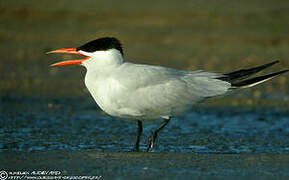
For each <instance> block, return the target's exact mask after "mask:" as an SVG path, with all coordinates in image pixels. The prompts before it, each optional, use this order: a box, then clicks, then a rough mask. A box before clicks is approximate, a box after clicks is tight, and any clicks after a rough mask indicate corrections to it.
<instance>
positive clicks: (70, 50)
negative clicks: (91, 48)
mask: <svg viewBox="0 0 289 180" xmlns="http://www.w3.org/2000/svg"><path fill="white" fill-rule="evenodd" d="M50 53H68V54H77V55H80V56H83V57H85V58H84V59H76V60H67V61H62V62H58V63H54V64H51V65H50V66H53V67H55V66H67V65H73V64H82V62H83V61H85V60H87V59H89V58H90V57H89V56H85V55H84V54H82V53H80V52H78V51H76V48H61V49H57V50H54V51H49V52H47V53H46V54H50Z"/></svg>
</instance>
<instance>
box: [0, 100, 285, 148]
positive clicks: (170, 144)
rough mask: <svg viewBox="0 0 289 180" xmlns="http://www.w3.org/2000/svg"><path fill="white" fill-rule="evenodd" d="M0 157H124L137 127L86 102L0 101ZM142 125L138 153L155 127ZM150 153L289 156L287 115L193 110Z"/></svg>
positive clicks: (224, 109) (162, 135)
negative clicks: (78, 153) (74, 153)
mask: <svg viewBox="0 0 289 180" xmlns="http://www.w3.org/2000/svg"><path fill="white" fill-rule="evenodd" d="M0 119H1V128H0V136H1V137H0V139H2V140H1V143H0V150H1V151H6V152H7V151H9V152H11V151H13V152H14V151H28V152H29V151H48V150H67V151H71V150H94V151H109V152H124V151H129V150H130V149H131V148H132V147H133V145H134V142H135V136H136V128H137V127H136V123H135V122H131V121H127V120H121V119H117V118H113V117H109V116H107V115H105V114H104V113H102V112H101V111H100V110H99V109H98V108H97V106H96V105H95V103H94V102H93V101H92V100H91V99H90V98H88V97H84V98H66V99H65V98H62V99H57V98H39V97H34V98H31V97H2V98H1V114H0ZM159 123H160V122H158V123H155V124H144V128H145V129H144V136H143V137H142V141H141V149H142V150H145V148H146V144H147V139H148V136H149V135H150V132H151V131H152V130H153V129H154V128H156V127H157V125H158V124H159ZM153 152H196V153H260V152H277V153H288V152H289V112H288V111H286V110H284V109H283V110H282V109H280V108H276V109H274V108H266V107H263V108H262V107H259V108H257V107H248V108H241V107H234V108H233V107H225V106H219V107H215V106H213V107H203V106H201V107H197V108H196V110H195V111H194V112H191V113H190V114H187V115H186V116H184V117H181V118H175V119H172V121H171V122H170V123H169V125H168V126H167V127H166V128H164V129H163V131H161V133H160V135H159V139H158V142H157V146H156V148H155V149H154V150H153Z"/></svg>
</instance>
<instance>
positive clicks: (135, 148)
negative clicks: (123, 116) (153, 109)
mask: <svg viewBox="0 0 289 180" xmlns="http://www.w3.org/2000/svg"><path fill="white" fill-rule="evenodd" d="M141 134H142V122H141V121H137V136H136V142H135V147H134V149H133V150H132V151H135V152H138V151H139V142H140V137H141Z"/></svg>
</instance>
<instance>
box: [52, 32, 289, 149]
mask: <svg viewBox="0 0 289 180" xmlns="http://www.w3.org/2000/svg"><path fill="white" fill-rule="evenodd" d="M48 53H70V54H77V55H81V56H84V57H85V58H84V59H78V60H68V61H63V62H58V63H55V64H52V65H51V66H66V65H73V64H79V65H82V66H84V67H85V68H86V69H87V72H86V75H85V85H86V87H87V88H88V90H89V92H90V93H91V95H92V97H93V98H94V100H95V101H96V103H97V104H98V106H99V107H100V108H101V109H102V110H103V111H105V112H106V113H107V114H109V115H111V116H114V117H119V118H125V119H129V120H134V121H135V122H137V124H138V130H137V138H136V143H135V147H134V149H133V150H134V151H139V142H140V138H141V134H142V129H143V126H142V122H150V121H154V120H159V119H163V122H162V124H161V125H160V126H159V127H158V128H157V129H156V130H155V131H153V133H152V134H151V136H150V138H149V143H148V146H147V151H150V150H151V149H152V148H153V146H154V143H155V140H156V138H157V135H158V132H159V131H160V130H161V129H163V128H164V127H165V126H166V125H167V124H168V123H169V121H170V119H171V118H172V117H178V116H180V115H182V114H184V113H187V112H189V111H191V110H192V108H193V105H194V104H196V103H198V102H201V101H203V100H205V99H207V98H211V97H215V96H219V95H223V94H225V93H227V92H229V91H233V90H235V89H240V88H247V87H252V86H255V85H257V84H260V83H262V82H265V81H267V80H269V79H271V78H273V77H275V76H278V75H280V74H282V73H285V72H287V71H289V69H286V70H283V71H279V72H276V73H272V74H268V75H264V76H259V77H255V78H251V79H246V78H248V77H249V76H250V75H253V74H255V73H257V72H259V71H261V70H263V69H265V68H268V67H270V66H272V65H273V64H276V63H277V62H279V61H274V62H271V63H268V64H264V65H261V66H258V67H254V68H250V69H242V70H238V71H234V72H230V73H226V74H217V73H211V72H204V71H201V70H197V71H183V70H175V69H171V68H166V67H161V66H152V65H144V64H133V63H129V62H124V59H123V49H122V45H121V43H120V42H119V40H118V39H116V38H113V37H104V38H99V39H96V40H93V41H90V42H88V43H86V44H84V45H82V46H80V47H77V48H62V49H58V50H54V51H50V52H48Z"/></svg>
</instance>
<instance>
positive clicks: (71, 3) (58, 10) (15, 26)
mask: <svg viewBox="0 0 289 180" xmlns="http://www.w3.org/2000/svg"><path fill="white" fill-rule="evenodd" d="M288 19H289V1H286V0H263V1H262V2H260V1H259V0H242V1H229V0H206V1H203V0H194V1H187V0H182V1H180V0H161V1H153V0H146V1H138V2H136V1H132V0H123V1H121V2H120V1H113V0H105V1H104V0H103V1H90V0H82V1H77V0H61V1H58V0H49V1H47V0H29V1H25V0H22V1H19V0H9V1H8V0H0V24H1V29H0V48H1V53H0V59H1V60H0V61H1V63H0V72H1V74H0V76H1V78H0V95H1V96H2V97H7V96H9V97H13V96H38V97H39V96H40V97H48V96H49V97H51V96H52V97H71V96H74V97H84V96H85V97H87V96H88V91H87V90H86V88H85V85H84V81H83V78H84V75H85V69H84V68H82V67H78V66H75V67H64V68H51V67H49V65H50V64H52V63H54V62H57V61H60V60H63V59H69V58H75V56H73V57H72V56H69V55H59V54H58V55H46V54H45V53H46V52H47V51H50V50H54V49H58V48H63V47H77V46H80V45H82V44H84V43H86V42H88V41H90V40H94V39H96V38H99V37H103V36H114V37H117V38H118V39H120V40H121V42H122V44H123V48H124V53H125V59H126V60H128V61H132V62H136V63H145V64H155V65H163V66H168V67H172V68H177V69H184V70H194V69H203V70H205V71H213V72H221V73H225V72H230V71H232V70H236V69H239V68H248V67H252V66H256V65H260V64H263V63H268V62H271V61H273V60H277V59H279V60H280V61H281V62H280V63H279V64H278V65H275V66H274V67H272V69H271V70H272V71H278V70H281V69H284V68H289V33H288V30H289V21H288ZM267 72H268V71H267ZM234 99H235V100H236V99H237V101H236V102H234ZM252 99H254V100H253V101H252ZM260 99H261V100H264V101H266V100H270V99H274V102H277V104H278V103H279V104H280V103H283V104H284V103H288V101H289V74H288V73H287V74H284V75H282V76H280V77H278V78H276V79H274V80H272V81H269V82H267V83H265V84H262V85H259V86H258V87H255V88H251V89H248V90H245V91H242V92H238V93H236V94H234V95H233V96H229V97H227V98H224V99H223V100H218V101H217V102H219V103H221V102H226V103H227V102H230V103H245V104H254V103H259V101H258V100H260ZM266 102H267V101H266ZM265 104H266V103H265ZM267 104H270V103H267Z"/></svg>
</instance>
